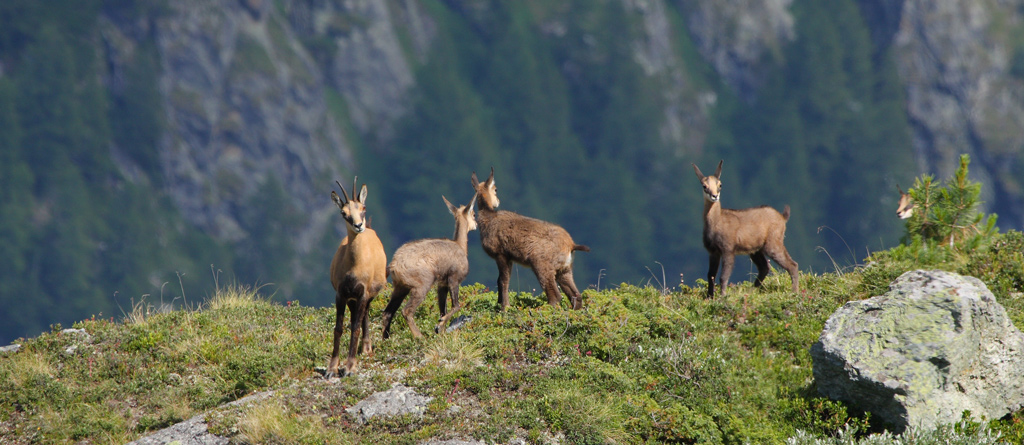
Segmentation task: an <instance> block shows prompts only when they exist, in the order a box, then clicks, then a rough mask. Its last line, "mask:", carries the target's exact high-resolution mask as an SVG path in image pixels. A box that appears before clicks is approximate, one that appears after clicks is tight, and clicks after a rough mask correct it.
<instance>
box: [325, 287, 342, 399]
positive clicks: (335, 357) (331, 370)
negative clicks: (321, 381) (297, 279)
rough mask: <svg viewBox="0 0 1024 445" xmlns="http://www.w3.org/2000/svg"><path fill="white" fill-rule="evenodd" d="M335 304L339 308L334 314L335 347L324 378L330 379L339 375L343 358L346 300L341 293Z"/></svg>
mask: <svg viewBox="0 0 1024 445" xmlns="http://www.w3.org/2000/svg"><path fill="white" fill-rule="evenodd" d="M334 301H335V303H334V305H335V306H337V309H336V311H335V314H334V349H333V350H332V351H331V361H330V362H328V364H327V372H326V373H324V378H325V379H329V378H331V377H335V376H337V375H338V362H339V361H340V360H341V334H342V333H344V332H345V324H344V323H345V302H343V301H341V295H340V294H339V295H337V296H336V297H335V298H334Z"/></svg>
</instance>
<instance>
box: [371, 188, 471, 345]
mask: <svg viewBox="0 0 1024 445" xmlns="http://www.w3.org/2000/svg"><path fill="white" fill-rule="evenodd" d="M441 199H443V200H444V203H445V205H446V206H448V211H449V212H450V213H451V214H452V216H454V217H455V235H454V236H453V237H452V239H444V238H432V239H421V240H416V241H410V242H408V243H405V244H402V246H401V247H399V248H398V250H396V251H395V254H394V256H392V257H391V264H389V265H388V275H389V276H391V281H392V283H394V290H393V291H392V292H391V300H390V301H388V306H387V308H385V309H384V317H383V324H384V331H383V334H382V336H383V338H388V337H390V336H391V319H392V317H394V315H395V311H397V310H398V307H399V306H401V305H402V301H403V300H405V297H406V296H408V295H409V294H412V298H411V299H410V300H409V302H408V303H406V305H405V308H404V309H402V316H404V317H405V320H406V322H408V323H409V330H410V331H412V336H413V337H415V338H421V337H423V335H422V334H420V330H419V328H418V327H416V320H414V318H413V315H414V314H415V313H416V308H418V307H419V306H420V304H421V303H423V299H424V298H426V296H427V292H429V291H430V288H431V287H433V286H434V284H435V283H437V307H438V309H439V310H440V311H441V321H439V322H438V323H437V326H436V327H435V328H434V332H437V333H441V332H442V331H441V330H442V329H444V325H445V323H447V322H448V319H450V318H451V317H452V315H454V314H455V313H456V312H458V311H459V310H460V309H462V303H460V302H459V284H461V283H462V280H464V279H465V278H466V275H468V274H469V260H468V259H467V257H466V255H467V251H468V248H467V243H468V238H469V232H470V231H471V230H476V218H475V217H474V216H473V206H474V204H475V203H476V195H473V199H472V200H471V201H470V202H469V204H468V205H464V206H459V207H455V206H454V205H452V203H450V202H448V198H445V197H444V196H442V197H441ZM449 292H451V295H452V311H451V312H448V313H445V306H446V305H447V302H448V293H449Z"/></svg>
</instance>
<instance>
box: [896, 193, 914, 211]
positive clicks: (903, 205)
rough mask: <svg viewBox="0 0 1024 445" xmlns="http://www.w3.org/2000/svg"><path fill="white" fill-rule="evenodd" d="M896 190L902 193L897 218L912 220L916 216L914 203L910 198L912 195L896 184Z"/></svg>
mask: <svg viewBox="0 0 1024 445" xmlns="http://www.w3.org/2000/svg"><path fill="white" fill-rule="evenodd" d="M896 190H899V192H900V204H899V207H896V216H898V217H899V218H900V219H907V218H910V217H911V216H913V215H914V201H913V200H912V199H911V198H910V193H907V192H904V191H903V189H901V188H900V185H899V184H896Z"/></svg>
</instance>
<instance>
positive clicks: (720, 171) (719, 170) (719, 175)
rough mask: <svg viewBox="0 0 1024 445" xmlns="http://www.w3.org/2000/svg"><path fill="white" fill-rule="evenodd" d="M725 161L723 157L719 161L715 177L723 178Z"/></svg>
mask: <svg viewBox="0 0 1024 445" xmlns="http://www.w3.org/2000/svg"><path fill="white" fill-rule="evenodd" d="M723 162H725V159H722V160H721V161H718V170H715V177H716V178H718V179H722V163H723Z"/></svg>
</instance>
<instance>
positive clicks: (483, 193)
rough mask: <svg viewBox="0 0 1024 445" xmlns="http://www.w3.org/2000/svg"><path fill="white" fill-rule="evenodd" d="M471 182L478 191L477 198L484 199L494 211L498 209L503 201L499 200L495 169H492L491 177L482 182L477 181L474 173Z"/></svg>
mask: <svg viewBox="0 0 1024 445" xmlns="http://www.w3.org/2000/svg"><path fill="white" fill-rule="evenodd" d="M470 181H471V182H472V183H473V189H474V190H476V194H477V196H479V197H480V199H483V201H484V203H485V204H487V207H490V208H491V209H492V210H493V209H496V208H498V205H499V204H501V201H499V200H498V186H496V185H494V167H491V176H488V177H487V180H486V181H484V182H480V181H479V180H478V179H476V172H473V176H472V177H471V178H470ZM475 201H476V200H475V199H474V202H475Z"/></svg>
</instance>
